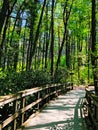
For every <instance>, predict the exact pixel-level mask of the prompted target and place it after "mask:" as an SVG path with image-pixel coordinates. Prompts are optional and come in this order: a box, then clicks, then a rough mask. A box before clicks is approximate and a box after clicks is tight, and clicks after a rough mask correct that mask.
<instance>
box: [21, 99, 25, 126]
mask: <svg viewBox="0 0 98 130" xmlns="http://www.w3.org/2000/svg"><path fill="white" fill-rule="evenodd" d="M24 107H25V98H22V100H21V109H24ZM23 123H24V112H23V113H22V115H21V125H23Z"/></svg>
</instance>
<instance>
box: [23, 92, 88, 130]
mask: <svg viewBox="0 0 98 130" xmlns="http://www.w3.org/2000/svg"><path fill="white" fill-rule="evenodd" d="M84 96H85V91H84V90H72V91H71V92H68V93H67V94H65V95H61V96H59V97H58V98H57V99H55V100H54V101H51V103H50V104H49V105H48V106H47V107H46V108H45V109H44V110H43V111H42V112H41V113H40V114H38V116H37V117H35V118H33V119H29V120H28V122H27V123H26V124H25V125H24V126H25V128H24V129H23V130H87V128H86V124H85V119H84V117H83V112H82V102H83V97H84Z"/></svg>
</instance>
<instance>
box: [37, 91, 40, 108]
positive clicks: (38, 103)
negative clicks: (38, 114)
mask: <svg viewBox="0 0 98 130" xmlns="http://www.w3.org/2000/svg"><path fill="white" fill-rule="evenodd" d="M39 99H40V91H39V92H38V100H39ZM39 107H40V105H39V103H38V104H37V109H38V110H39V109H40V108H39Z"/></svg>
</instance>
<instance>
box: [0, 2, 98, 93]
mask: <svg viewBox="0 0 98 130" xmlns="http://www.w3.org/2000/svg"><path fill="white" fill-rule="evenodd" d="M97 9H98V1H97V0H92V1H91V0H1V1H0V95H6V94H9V93H16V92H17V91H20V90H23V89H28V88H32V87H35V86H41V85H45V84H49V83H66V82H73V83H74V84H76V85H79V84H84V85H95V90H96V92H97V90H98V87H97V79H98V72H97V71H98V68H97V59H98V53H97V48H98V45H97V42H98V11H97Z"/></svg>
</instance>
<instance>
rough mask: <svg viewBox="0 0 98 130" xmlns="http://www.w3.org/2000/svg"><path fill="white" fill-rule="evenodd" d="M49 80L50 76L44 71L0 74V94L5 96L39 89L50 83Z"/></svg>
mask: <svg viewBox="0 0 98 130" xmlns="http://www.w3.org/2000/svg"><path fill="white" fill-rule="evenodd" d="M1 75H2V76H1ZM50 79H51V78H50V74H49V72H48V71H46V70H32V71H23V72H20V73H19V72H15V71H10V72H9V71H8V72H5V73H0V91H1V92H0V94H1V95H7V94H10V93H16V92H18V91H21V90H24V89H29V88H32V87H37V86H38V87H40V86H43V85H45V84H49V83H51V80H50Z"/></svg>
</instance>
